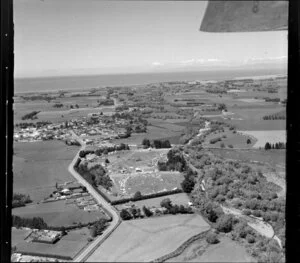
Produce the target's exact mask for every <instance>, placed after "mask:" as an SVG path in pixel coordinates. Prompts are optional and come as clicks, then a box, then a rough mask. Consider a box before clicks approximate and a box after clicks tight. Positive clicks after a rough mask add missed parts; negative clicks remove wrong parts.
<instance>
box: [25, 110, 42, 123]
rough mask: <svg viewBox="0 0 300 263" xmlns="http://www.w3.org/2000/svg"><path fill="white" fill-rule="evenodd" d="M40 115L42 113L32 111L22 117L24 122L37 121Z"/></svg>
mask: <svg viewBox="0 0 300 263" xmlns="http://www.w3.org/2000/svg"><path fill="white" fill-rule="evenodd" d="M38 113H40V111H32V112H30V113H27V114H25V115H24V116H22V120H23V121H24V120H35V119H37V118H38V117H37V116H36V115H37V114H38Z"/></svg>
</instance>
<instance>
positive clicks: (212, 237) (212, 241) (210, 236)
mask: <svg viewBox="0 0 300 263" xmlns="http://www.w3.org/2000/svg"><path fill="white" fill-rule="evenodd" d="M206 242H207V243H209V244H217V243H219V242H220V240H219V239H218V236H217V234H216V233H209V234H208V235H207V237H206Z"/></svg>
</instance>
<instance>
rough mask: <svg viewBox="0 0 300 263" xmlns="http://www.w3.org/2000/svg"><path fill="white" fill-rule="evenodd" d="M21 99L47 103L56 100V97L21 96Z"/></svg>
mask: <svg viewBox="0 0 300 263" xmlns="http://www.w3.org/2000/svg"><path fill="white" fill-rule="evenodd" d="M21 98H22V99H23V100H30V101H34V100H45V101H47V102H50V101H51V100H55V99H56V97H51V96H48V95H32V96H21Z"/></svg>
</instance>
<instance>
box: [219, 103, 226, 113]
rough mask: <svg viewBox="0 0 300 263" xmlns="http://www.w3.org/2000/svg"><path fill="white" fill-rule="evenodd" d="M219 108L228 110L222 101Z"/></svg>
mask: <svg viewBox="0 0 300 263" xmlns="http://www.w3.org/2000/svg"><path fill="white" fill-rule="evenodd" d="M218 110H224V111H227V107H226V105H225V104H224V103H221V104H219V105H218Z"/></svg>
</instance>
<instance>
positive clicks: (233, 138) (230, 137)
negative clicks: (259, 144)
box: [203, 131, 256, 148]
mask: <svg viewBox="0 0 300 263" xmlns="http://www.w3.org/2000/svg"><path fill="white" fill-rule="evenodd" d="M223 136H224V137H225V136H226V137H225V138H224V137H223ZM215 138H222V140H221V141H218V142H216V143H214V144H210V140H211V139H215ZM248 139H250V143H249V144H247V140H248ZM255 142H256V139H255V138H253V137H252V136H249V135H246V134H242V133H240V134H239V133H233V132H232V131H225V132H220V133H217V134H209V135H208V136H206V137H205V143H204V144H203V145H206V146H208V147H221V144H224V146H225V147H228V145H232V146H233V147H234V148H251V147H252V146H253V145H254V143H255Z"/></svg>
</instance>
